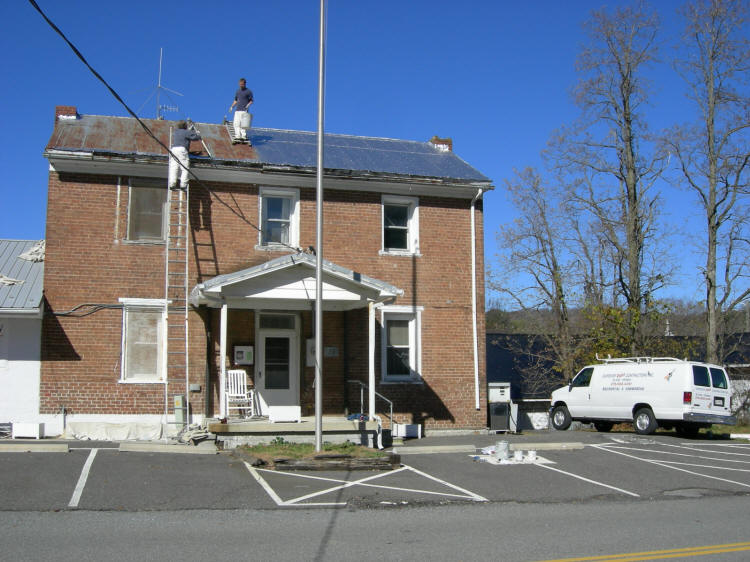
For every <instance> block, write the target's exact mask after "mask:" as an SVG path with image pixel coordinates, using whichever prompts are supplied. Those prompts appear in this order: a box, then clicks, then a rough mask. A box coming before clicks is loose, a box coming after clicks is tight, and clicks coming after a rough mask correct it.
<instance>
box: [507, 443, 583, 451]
mask: <svg viewBox="0 0 750 562" xmlns="http://www.w3.org/2000/svg"><path fill="white" fill-rule="evenodd" d="M583 448H584V445H583V443H579V442H569V443H511V444H510V450H511V451H576V450H580V449H583Z"/></svg>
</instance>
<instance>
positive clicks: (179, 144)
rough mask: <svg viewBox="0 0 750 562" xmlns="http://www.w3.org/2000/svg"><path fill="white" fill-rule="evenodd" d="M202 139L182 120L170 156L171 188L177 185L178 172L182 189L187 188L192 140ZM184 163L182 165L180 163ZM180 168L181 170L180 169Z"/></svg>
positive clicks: (174, 135) (173, 140)
mask: <svg viewBox="0 0 750 562" xmlns="http://www.w3.org/2000/svg"><path fill="white" fill-rule="evenodd" d="M194 140H201V136H200V135H199V134H198V133H196V132H195V130H192V129H191V130H188V128H187V123H186V122H185V121H180V122H179V123H177V129H176V130H175V132H174V134H173V135H172V148H170V150H171V151H172V154H173V155H174V156H170V157H169V189H174V188H176V187H177V174H178V172H179V174H180V189H186V188H187V184H188V169H189V168H190V157H189V156H188V150H190V141H194ZM180 164H182V165H180ZM178 168H179V170H178Z"/></svg>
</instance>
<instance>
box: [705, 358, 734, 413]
mask: <svg viewBox="0 0 750 562" xmlns="http://www.w3.org/2000/svg"><path fill="white" fill-rule="evenodd" d="M708 371H709V372H710V373H711V389H712V393H713V398H712V401H711V409H712V410H713V413H715V414H719V415H726V416H728V415H730V414H731V409H730V408H731V404H730V402H731V397H732V391H731V389H730V388H729V379H728V378H727V374H726V373H725V372H724V369H721V368H720V367H709V368H708Z"/></svg>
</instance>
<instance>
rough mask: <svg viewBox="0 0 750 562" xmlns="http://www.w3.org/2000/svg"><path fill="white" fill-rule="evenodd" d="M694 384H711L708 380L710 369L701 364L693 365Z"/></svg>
mask: <svg viewBox="0 0 750 562" xmlns="http://www.w3.org/2000/svg"><path fill="white" fill-rule="evenodd" d="M693 384H694V385H695V386H711V382H710V381H709V380H708V369H707V368H706V367H702V366H701V365H693Z"/></svg>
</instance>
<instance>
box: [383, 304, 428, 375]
mask: <svg viewBox="0 0 750 562" xmlns="http://www.w3.org/2000/svg"><path fill="white" fill-rule="evenodd" d="M379 309H380V380H381V382H382V383H385V384H388V383H405V382H407V383H421V382H422V311H423V307H421V306H398V305H389V306H381V307H379ZM389 320H408V321H409V369H410V371H411V373H410V374H409V375H405V376H404V375H389V374H388V341H387V340H388V331H387V323H388V321H389Z"/></svg>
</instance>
